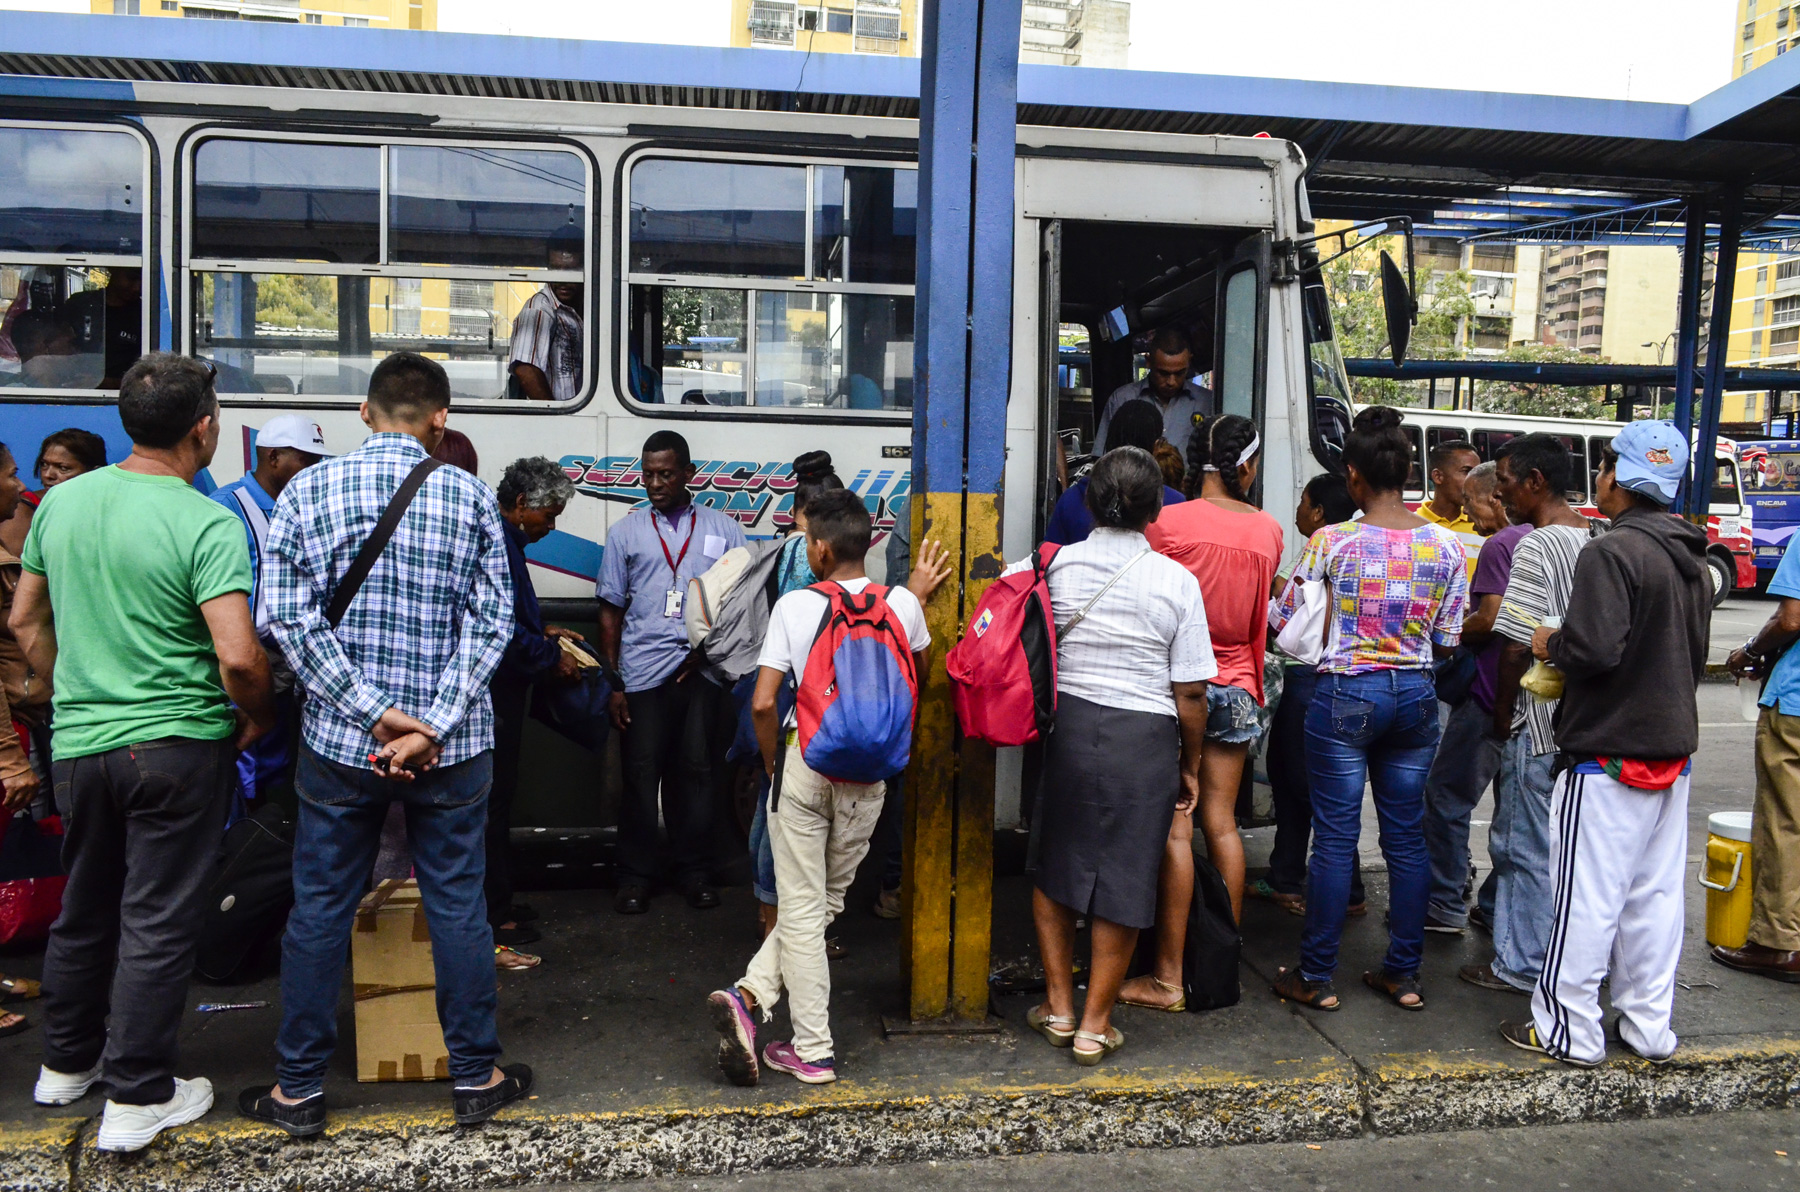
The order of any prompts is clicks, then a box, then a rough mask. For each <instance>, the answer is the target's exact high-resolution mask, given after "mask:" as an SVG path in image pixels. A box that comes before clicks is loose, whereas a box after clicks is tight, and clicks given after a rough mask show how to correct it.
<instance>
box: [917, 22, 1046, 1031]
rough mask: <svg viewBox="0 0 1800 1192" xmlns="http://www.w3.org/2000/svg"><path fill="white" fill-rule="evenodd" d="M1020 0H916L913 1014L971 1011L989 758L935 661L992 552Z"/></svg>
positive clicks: (949, 1015)
mask: <svg viewBox="0 0 1800 1192" xmlns="http://www.w3.org/2000/svg"><path fill="white" fill-rule="evenodd" d="M1021 8H1022V5H1021V0H927V3H926V4H925V5H924V22H923V24H924V38H923V46H922V49H923V63H922V70H921V77H920V84H919V92H920V93H919V101H920V103H919V108H920V110H919V250H918V251H919V257H918V289H917V295H918V298H917V302H918V305H917V315H916V318H915V326H916V327H917V343H916V344H915V346H914V356H913V377H914V398H913V447H912V455H913V494H914V496H913V503H912V518H913V539H912V540H913V543H914V547H915V549H916V548H917V547H918V545H919V544H921V543H923V542H924V541H926V539H927V538H930V539H935V540H937V541H939V542H942V543H943V544H944V545H945V546H947V547H948V548H949V549H950V554H951V558H952V559H953V560H955V561H956V563H957V570H956V575H955V578H954V579H953V580H952V581H951V582H947V583H945V584H944V586H943V587H941V588H940V589H938V591H937V593H936V594H935V595H934V596H933V597H932V599H931V601H930V603H929V604H928V605H927V607H926V610H925V611H926V620H927V622H928V623H929V624H930V627H931V643H932V644H931V653H930V656H929V659H928V664H927V666H926V669H925V672H924V673H923V674H921V675H920V677H919V684H920V691H919V720H918V730H917V734H916V736H915V738H914V746H913V761H912V765H911V766H910V767H909V769H908V784H907V787H908V789H907V807H906V817H905V823H906V827H905V880H904V882H903V883H902V887H901V904H902V908H903V914H904V918H905V922H906V931H905V935H904V943H903V947H902V963H903V965H904V967H905V971H906V978H907V986H908V1001H909V1007H908V1008H909V1012H910V1016H911V1018H912V1020H913V1021H914V1022H915V1023H917V1022H928V1021H931V1022H940V1021H941V1022H951V1023H975V1022H982V1021H984V1020H985V1019H986V1017H987V1006H988V988H987V983H988V963H989V937H990V930H991V920H992V915H993V848H994V844H993V833H994V756H993V750H992V749H991V748H988V747H985V746H981V745H978V744H975V743H972V742H966V741H962V740H961V739H960V736H959V734H958V733H957V731H956V721H955V716H954V714H953V712H952V710H951V705H950V688H949V679H948V677H947V675H946V674H945V672H944V662H943V659H944V653H945V651H947V650H948V649H949V647H950V646H951V645H952V644H954V643H955V641H956V640H957V637H958V636H959V635H960V633H961V630H962V626H963V624H964V622H965V620H966V619H967V617H968V615H969V613H970V612H971V610H973V608H974V607H975V604H976V603H977V602H978V601H979V600H980V598H981V594H982V591H983V590H984V589H985V587H986V585H987V584H988V583H989V582H991V581H992V580H993V579H994V578H995V577H996V576H998V575H999V574H1000V566H1001V555H1000V496H1001V481H1002V477H1003V474H1004V469H1005V464H1006V399H1007V393H1008V390H1009V389H1010V387H1011V382H1012V289H1013V267H1012V254H1013V210H1014V204H1013V165H1014V146H1015V143H1016V137H1017V124H1018V70H1019V24H1020V17H1021V15H1022V14H1021Z"/></svg>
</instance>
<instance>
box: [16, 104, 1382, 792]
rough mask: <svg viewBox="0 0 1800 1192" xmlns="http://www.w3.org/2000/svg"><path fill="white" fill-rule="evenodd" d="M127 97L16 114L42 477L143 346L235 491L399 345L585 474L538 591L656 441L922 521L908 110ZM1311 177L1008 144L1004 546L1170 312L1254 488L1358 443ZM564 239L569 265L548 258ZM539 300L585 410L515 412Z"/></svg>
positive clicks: (778, 500) (1021, 137)
mask: <svg viewBox="0 0 1800 1192" xmlns="http://www.w3.org/2000/svg"><path fill="white" fill-rule="evenodd" d="M15 85H17V81H16V80H13V81H7V80H0V91H3V90H4V89H5V88H6V87H8V86H15ZM110 86H111V87H113V88H114V89H116V90H119V91H129V93H130V98H129V99H124V98H121V99H120V100H119V102H118V103H117V108H118V110H117V111H109V110H107V105H106V104H104V103H97V102H95V101H92V100H88V101H86V102H83V103H82V104H80V105H79V107H78V108H73V107H72V108H71V110H69V111H68V112H66V113H57V112H55V111H54V108H53V107H46V105H45V104H44V103H43V102H42V99H41V94H42V93H41V91H40V92H39V95H40V99H39V101H38V102H37V103H36V104H35V105H34V107H33V109H32V110H33V113H34V115H33V117H32V118H31V119H8V120H4V121H0V176H3V177H5V178H6V179H7V184H6V186H5V187H3V188H0V311H4V313H5V323H4V325H3V326H0V331H4V332H5V333H6V334H5V336H3V337H0V418H4V419H5V421H6V423H7V425H8V430H7V431H6V433H5V435H4V438H5V439H6V440H8V441H11V442H13V443H15V444H17V445H19V446H20V447H21V448H23V449H24V450H23V453H22V454H21V458H22V459H24V460H27V461H29V459H30V458H31V454H30V450H31V448H32V447H34V445H35V443H36V442H37V440H38V439H39V438H41V437H42V436H43V435H44V434H46V433H48V432H49V431H51V430H54V429H58V428H60V427H63V426H70V425H74V426H84V427H87V428H89V429H93V430H96V431H98V432H100V433H102V434H103V435H105V436H106V437H107V438H108V440H109V444H110V446H111V447H112V450H113V452H114V456H115V458H116V457H117V454H118V453H120V452H122V451H123V450H124V440H123V435H122V433H121V431H120V429H119V425H118V421H117V417H116V414H115V412H114V410H113V409H112V407H111V405H110V404H109V403H110V394H109V392H108V390H107V388H106V386H107V385H112V386H116V384H117V379H116V375H109V372H110V371H112V370H114V369H116V368H117V360H118V358H120V357H122V358H123V359H124V360H125V361H126V362H128V360H129V358H130V356H131V355H132V354H135V352H136V351H137V350H140V349H141V348H148V347H152V346H154V347H162V348H169V349H173V350H175V351H179V352H184V353H191V354H194V355H197V356H203V357H207V358H209V359H211V360H213V361H215V362H216V364H217V366H218V369H219V389H220V392H221V397H222V401H223V405H224V422H225V438H224V440H223V445H222V447H221V449H220V452H219V454H218V457H217V458H216V459H215V460H214V462H213V466H212V469H211V479H212V480H213V481H215V482H217V483H225V482H227V481H229V480H231V479H234V478H235V477H237V476H238V475H240V474H241V473H242V472H243V471H244V470H246V469H247V468H248V467H249V466H250V465H251V463H252V458H253V457H252V450H251V447H252V441H253V429H254V428H255V427H257V426H260V425H262V423H263V422H264V421H266V420H267V419H268V418H269V417H270V416H272V415H274V414H276V413H281V412H297V413H301V414H304V415H306V416H307V417H309V418H312V419H314V420H316V421H317V422H318V423H319V424H320V425H321V426H322V427H323V430H324V434H325V438H326V441H327V443H328V444H329V445H330V447H331V448H332V450H333V451H336V452H342V451H347V450H350V449H351V448H353V447H354V446H355V445H356V444H357V443H358V442H359V441H360V440H361V438H362V437H363V435H364V433H365V431H364V428H363V426H362V424H361V422H360V420H359V418H358V414H357V406H358V402H359V401H360V399H361V397H362V395H363V392H364V389H365V386H366V383H367V379H368V376H369V372H370V370H371V369H372V367H373V366H374V364H375V363H376V362H377V361H378V360H379V359H380V358H381V357H382V356H383V355H384V354H386V353H389V352H393V351H397V350H402V349H411V350H416V351H421V352H425V353H428V354H430V355H432V356H435V357H437V358H438V359H441V360H442V361H443V362H444V364H445V367H446V368H447V370H448V371H449V373H450V376H451V380H452V383H453V386H454V389H455V405H454V408H453V412H452V425H453V426H454V427H456V428H458V429H460V430H462V431H463V432H465V433H466V434H468V435H469V436H470V438H471V439H472V440H473V442H474V445H475V447H476V449H477V450H478V452H479V454H480V461H481V462H480V470H481V474H482V476H483V477H484V478H485V479H487V480H489V481H490V482H491V481H495V480H497V479H498V478H499V475H500V472H501V470H502V469H503V468H504V467H505V465H506V464H507V463H508V462H509V461H511V460H513V459H515V458H518V457H520V456H526V455H546V456H549V457H550V458H552V459H555V460H559V461H560V462H561V463H562V465H563V467H564V468H565V470H566V471H567V472H568V474H569V475H570V476H571V477H572V478H573V479H574V480H575V481H576V484H577V486H578V488H579V491H580V493H581V494H582V495H581V496H580V497H579V498H578V499H577V501H576V502H575V503H574V504H573V505H571V507H570V508H569V510H568V512H567V514H566V515H565V516H564V518H563V519H562V522H561V526H560V529H559V531H558V532H557V533H556V534H554V535H553V536H552V537H550V538H549V539H546V540H545V541H544V542H542V543H539V544H536V545H535V546H534V547H533V548H532V549H531V551H530V552H529V553H530V557H531V560H532V562H533V564H534V579H535V581H536V583H537V586H538V589H539V592H540V593H541V594H542V595H543V596H545V597H547V598H550V599H552V600H556V599H558V598H560V599H582V598H588V599H591V597H592V594H593V579H594V576H595V574H596V572H597V570H598V565H599V559H600V556H601V552H602V550H603V549H604V544H605V541H606V534H607V529H608V527H609V526H610V525H611V524H612V523H613V522H615V521H616V520H617V519H619V518H620V517H622V516H624V515H625V514H626V513H627V512H628V511H629V510H630V509H631V508H632V507H633V505H634V504H635V503H637V502H638V501H640V500H641V498H642V490H641V484H640V478H639V476H638V473H637V466H638V451H639V447H640V445H641V444H642V443H643V441H644V439H645V438H646V436H648V435H649V434H651V433H652V432H654V431H657V430H661V429H674V430H678V431H680V432H681V433H682V434H684V435H685V436H686V437H687V439H688V442H689V443H690V444H691V446H692V449H693V455H694V459H695V460H696V462H697V463H698V465H699V479H698V481H697V486H698V488H699V494H698V499H699V500H701V501H703V502H705V503H707V504H709V505H712V506H713V507H715V508H718V509H720V510H722V511H724V512H725V513H727V514H729V515H731V516H733V517H736V518H738V519H739V520H740V521H741V522H742V523H743V524H744V527H745V529H746V531H747V532H749V533H751V534H753V535H768V534H773V533H775V532H777V531H779V530H780V529H782V528H783V527H784V526H786V525H787V524H788V523H789V520H790V518H789V510H788V505H789V503H790V502H789V498H788V496H787V494H788V492H789V490H790V489H791V487H792V483H793V482H792V478H791V475H790V464H791V461H792V460H793V459H794V457H795V456H797V455H799V454H800V453H801V452H804V451H807V450H811V449H815V448H823V449H826V450H828V451H830V452H831V454H832V457H833V459H834V460H835V462H836V465H837V470H838V472H839V474H840V475H841V476H842V477H843V478H844V480H845V482H846V483H847V484H848V485H849V486H850V487H852V488H853V489H855V490H856V491H858V492H859V493H860V494H861V495H862V496H863V497H864V498H865V500H866V501H867V502H868V504H869V506H870V508H871V510H872V511H873V512H874V514H875V515H876V518H877V524H878V527H879V528H881V529H885V528H886V527H888V526H891V525H892V523H893V519H894V518H895V517H896V516H897V515H899V516H904V510H905V509H906V499H907V497H908V495H909V494H910V491H911V472H910V462H909V459H910V453H911V442H912V438H911V405H912V400H913V358H912V353H913V342H912V341H913V321H914V253H915V248H916V243H915V217H916V213H917V207H916V204H917V197H918V186H917V125H916V123H915V122H913V121H910V120H898V119H886V118H876V117H860V116H835V115H809V114H792V113H780V112H769V111H737V110H720V109H706V108H694V107H680V108H678V107H660V108H659V107H649V106H630V105H607V104H587V103H575V102H546V101H538V100H509V99H487V98H467V97H449V96H438V95H422V94H378V93H372V92H348V91H335V90H301V89H292V88H277V87H239V86H219V85H205V86H200V85H189V84H180V83H147V82H139V83H133V84H111V85H110ZM38 112H43V113H45V114H44V115H43V116H42V117H41V118H40V117H38V116H37V115H36V113H38ZM1304 164H1305V163H1304V159H1303V158H1302V155H1301V154H1300V152H1299V150H1298V149H1297V147H1295V146H1294V145H1292V144H1290V143H1287V142H1283V141H1277V140H1270V139H1266V138H1232V137H1204V136H1174V135H1162V134H1150V133H1123V132H1097V131H1085V130H1075V129H1063V128H1040V127H1029V126H1027V127H1021V128H1020V129H1019V134H1018V164H1017V171H1016V178H1017V206H1016V216H1015V262H1016V265H1015V269H1014V275H1013V311H1014V315H1013V334H1012V338H1011V340H1010V342H1008V343H992V344H978V345H976V346H975V350H976V351H980V352H1006V353H1009V354H1010V357H1011V365H1012V369H1011V374H1012V380H1011V391H1010V400H1009V406H1008V416H1007V432H1006V434H1007V444H1006V445H1007V465H1006V472H1005V494H1004V500H1003V504H1002V509H1003V515H1002V516H1003V521H1004V525H1003V527H1002V537H1003V543H1004V547H1005V551H1006V553H1007V554H1008V555H1009V556H1012V557H1017V556H1018V555H1020V554H1022V553H1023V552H1024V551H1026V550H1027V549H1029V548H1030V546H1031V545H1032V544H1033V543H1034V542H1035V541H1036V540H1037V535H1038V532H1039V530H1040V529H1041V525H1042V519H1043V516H1044V512H1045V509H1046V506H1047V504H1048V502H1049V501H1050V500H1052V499H1053V498H1054V496H1055V463H1054V461H1055V459H1056V453H1055V450H1054V447H1053V444H1054V432H1055V431H1056V430H1058V429H1061V428H1076V429H1078V430H1080V431H1081V432H1082V433H1083V435H1084V437H1085V436H1086V435H1090V434H1091V430H1092V425H1093V416H1094V410H1093V409H1092V406H1091V402H1092V400H1093V394H1099V395H1101V396H1102V397H1103V396H1104V395H1105V394H1106V393H1107V392H1110V390H1111V389H1112V388H1113V387H1114V386H1116V385H1118V384H1120V383H1122V382H1124V381H1126V380H1129V379H1132V378H1133V377H1134V375H1135V374H1134V369H1135V364H1134V357H1135V355H1136V354H1137V352H1138V351H1140V350H1141V343H1142V338H1143V336H1144V335H1145V334H1147V333H1149V332H1151V331H1154V330H1155V329H1156V328H1158V327H1161V326H1164V325H1169V324H1178V325H1181V326H1183V327H1185V328H1187V329H1188V330H1189V331H1190V333H1191V334H1192V337H1193V340H1194V343H1195V360H1196V368H1197V371H1199V372H1201V373H1205V374H1210V381H1211V384H1212V386H1213V388H1214V389H1215V390H1216V391H1217V393H1218V401H1219V404H1220V406H1221V408H1223V409H1225V410H1228V411H1233V412H1237V413H1242V414H1245V415H1248V416H1250V417H1252V418H1254V419H1255V420H1256V421H1257V423H1258V424H1259V425H1260V427H1261V428H1262V434H1263V441H1264V443H1265V444H1266V445H1267V446H1266V449H1265V456H1264V458H1265V465H1264V471H1263V480H1262V487H1263V495H1264V501H1265V504H1266V506H1267V508H1268V510H1269V512H1270V513H1272V514H1273V515H1274V516H1275V517H1276V518H1278V519H1279V520H1281V521H1282V522H1283V523H1284V524H1285V523H1287V522H1289V521H1290V520H1291V515H1292V512H1293V507H1294V503H1295V499H1296V493H1297V490H1298V487H1299V485H1300V484H1302V483H1304V481H1305V480H1306V479H1307V478H1308V477H1309V476H1311V475H1313V474H1315V473H1317V472H1319V471H1321V470H1323V469H1324V468H1325V467H1326V466H1327V464H1328V462H1329V461H1330V460H1332V459H1334V458H1335V456H1336V452H1337V448H1338V446H1339V445H1340V444H1341V442H1342V437H1343V435H1344V433H1345V432H1346V430H1347V428H1348V422H1349V404H1348V400H1347V393H1348V387H1347V383H1346V380H1345V378H1344V373H1343V367H1342V363H1341V361H1340V359H1339V357H1338V354H1337V350H1336V346H1335V344H1334V342H1333V340H1332V335H1331V330H1330V319H1329V317H1328V312H1327V309H1326V304H1325V301H1324V294H1323V290H1322V288H1321V287H1320V283H1319V279H1318V274H1317V272H1316V270H1313V271H1311V272H1308V269H1309V266H1310V265H1311V263H1312V261H1314V260H1316V258H1315V257H1313V256H1312V255H1311V250H1310V249H1307V248H1305V247H1304V246H1302V247H1301V248H1299V249H1296V248H1295V247H1294V241H1295V240H1296V239H1297V238H1302V237H1304V236H1305V235H1306V234H1307V233H1308V232H1309V231H1310V230H1311V225H1310V222H1309V214H1308V211H1307V208H1306V199H1305V190H1304V183H1303V179H1302V176H1301V174H1302V170H1303V168H1304ZM553 245H560V246H563V247H565V248H570V249H572V250H573V251H574V252H575V256H574V258H573V260H574V262H576V263H578V265H579V267H578V268H565V271H560V272H559V271H553V270H552V269H551V268H549V264H550V258H549V256H548V250H549V249H550V248H551V247H552V246H553ZM559 261H560V263H561V264H562V265H563V266H565V267H567V266H569V265H570V264H571V261H570V259H568V258H559ZM134 271H136V272H134ZM134 277H135V278H141V280H142V298H141V300H136V299H134V298H133V297H132V295H131V293H130V291H131V289H132V286H131V284H130V282H131V279H132V278H134ZM109 282H110V283H111V285H110V288H109V289H102V287H106V286H107V285H108V283H109ZM552 282H557V283H578V284H579V286H580V287H581V289H580V294H579V297H578V298H576V300H575V301H576V303H577V304H578V305H579V312H580V315H581V321H582V340H581V349H582V350H581V363H580V370H579V377H578V378H572V382H573V387H572V390H571V391H570V392H569V393H568V394H567V395H566V397H565V399H564V400H559V401H548V402H543V401H530V400H524V399H522V398H521V397H520V396H518V395H517V385H516V383H514V382H512V381H511V380H510V378H509V370H508V361H509V358H510V354H511V343H510V341H511V336H512V322H513V319H514V317H515V316H516V315H517V314H518V312H519V309H520V307H521V306H522V304H523V303H524V302H525V301H526V300H528V299H529V298H530V297H531V296H532V295H533V294H535V293H536V292H538V291H539V289H541V288H542V287H544V286H545V285H547V284H549V283H552ZM96 291H99V292H98V293H96ZM84 294H85V297H84V296H83V295H84ZM46 319H49V320H50V322H51V323H54V324H57V326H54V327H50V328H49V329H48V330H47V328H46V322H45V320H46ZM1071 325H1075V326H1079V327H1082V328H1085V329H1086V331H1087V333H1088V338H1089V340H1090V343H1091V363H1090V368H1089V371H1088V373H1087V376H1086V384H1085V385H1084V386H1083V387H1082V388H1075V387H1073V386H1072V385H1065V384H1064V382H1065V381H1066V380H1067V378H1068V371H1067V370H1060V369H1059V368H1058V367H1057V364H1058V345H1059V335H1060V333H1061V332H1062V331H1063V330H1065V329H1067V328H1069V327H1070V326H1071ZM1121 331H1122V332H1123V334H1120V332H1121ZM1108 334H1111V335H1112V336H1113V338H1111V339H1110V340H1109V339H1108V338H1106V336H1107V335H1108ZM71 335H72V336H73V340H71V339H70V338H69V337H70V336H71ZM47 337H48V338H47ZM71 343H73V345H74V350H73V352H72V353H71V349H70V344H71ZM46 344H49V345H50V346H46ZM879 555H880V551H879V550H877V551H875V552H873V556H872V557H874V558H878V557H879ZM562 612H563V614H564V615H569V616H578V615H585V613H584V612H583V611H582V610H581V609H580V608H579V607H577V606H566V607H563V608H562ZM1013 772H1014V773H1016V770H1014V771H1013ZM1004 773H1006V770H1005V769H1003V774H1004ZM1012 786H1014V787H1016V779H1015V780H1012ZM1002 787H1003V791H1004V790H1005V789H1006V787H1007V782H1006V781H1003V783H1002ZM1004 801H1005V796H1004V795H1003V803H1004ZM1002 811H1003V816H1004V813H1005V808H1004V806H1003V808H1002ZM1002 822H1004V818H1003V821H1002Z"/></svg>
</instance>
